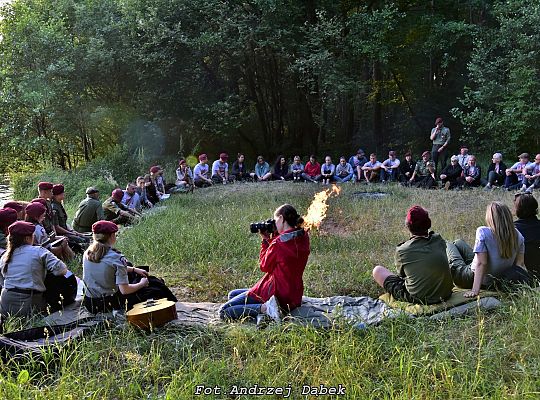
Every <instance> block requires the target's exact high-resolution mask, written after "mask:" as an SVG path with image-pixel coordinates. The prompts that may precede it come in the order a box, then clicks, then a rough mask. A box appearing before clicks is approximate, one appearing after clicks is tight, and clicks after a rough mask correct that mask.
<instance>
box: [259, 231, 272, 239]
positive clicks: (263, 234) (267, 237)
mask: <svg viewBox="0 0 540 400" xmlns="http://www.w3.org/2000/svg"><path fill="white" fill-rule="evenodd" d="M259 235H261V238H262V240H269V239H270V234H269V233H268V232H261V231H259Z"/></svg>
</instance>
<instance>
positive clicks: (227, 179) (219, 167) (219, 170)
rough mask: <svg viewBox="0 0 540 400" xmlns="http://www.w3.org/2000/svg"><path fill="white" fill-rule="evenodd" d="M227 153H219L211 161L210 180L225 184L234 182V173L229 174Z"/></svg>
mask: <svg viewBox="0 0 540 400" xmlns="http://www.w3.org/2000/svg"><path fill="white" fill-rule="evenodd" d="M228 159H229V155H228V154H227V153H221V154H220V155H219V159H217V160H216V161H214V162H213V163H212V178H211V179H212V182H214V183H215V184H219V183H222V184H224V185H225V184H227V183H232V182H234V175H230V176H229V163H228V162H227V160H228Z"/></svg>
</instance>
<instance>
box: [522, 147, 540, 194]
mask: <svg viewBox="0 0 540 400" xmlns="http://www.w3.org/2000/svg"><path fill="white" fill-rule="evenodd" d="M524 178H525V186H524V187H522V188H521V189H522V190H525V191H526V192H529V193H532V192H533V190H534V189H538V188H540V154H537V155H536V157H535V158H534V163H533V164H531V166H530V167H529V168H527V172H526V173H525V177H524Z"/></svg>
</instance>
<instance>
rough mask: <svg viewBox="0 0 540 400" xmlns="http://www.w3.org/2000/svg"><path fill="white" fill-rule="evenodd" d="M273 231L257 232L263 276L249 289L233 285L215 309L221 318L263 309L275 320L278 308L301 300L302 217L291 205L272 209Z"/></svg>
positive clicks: (305, 256)
mask: <svg viewBox="0 0 540 400" xmlns="http://www.w3.org/2000/svg"><path fill="white" fill-rule="evenodd" d="M274 221H275V231H274V232H272V233H271V235H270V233H268V232H260V235H261V237H262V243H261V251H260V255H259V264H260V268H261V271H262V272H264V273H265V274H264V276H263V277H262V278H261V279H260V280H259V281H258V282H257V283H256V284H255V285H254V286H253V287H252V288H251V289H236V290H233V291H231V292H230V293H229V296H228V301H227V302H226V303H225V304H223V305H222V306H221V308H220V309H219V315H220V317H221V319H241V318H246V317H247V318H256V317H257V316H258V315H259V314H261V313H264V314H267V315H269V316H270V317H271V318H272V319H274V320H277V321H279V320H280V314H281V310H284V311H286V312H290V311H292V310H293V309H295V308H296V307H299V306H300V304H301V303H302V295H303V293H304V283H303V280H302V276H303V273H304V269H305V267H306V264H307V260H308V257H309V253H310V247H309V236H308V233H307V232H306V231H305V230H304V229H303V228H302V227H301V226H302V224H303V222H304V220H303V219H302V217H301V216H300V215H299V214H298V212H297V211H296V210H295V208H294V207H293V206H291V205H290V204H284V205H282V206H280V207H278V208H277V209H276V211H275V212H274Z"/></svg>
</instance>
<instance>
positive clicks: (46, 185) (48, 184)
mask: <svg viewBox="0 0 540 400" xmlns="http://www.w3.org/2000/svg"><path fill="white" fill-rule="evenodd" d="M52 188H53V184H52V183H51V182H39V183H38V189H39V190H52Z"/></svg>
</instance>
